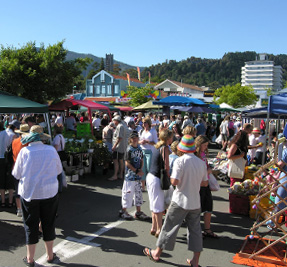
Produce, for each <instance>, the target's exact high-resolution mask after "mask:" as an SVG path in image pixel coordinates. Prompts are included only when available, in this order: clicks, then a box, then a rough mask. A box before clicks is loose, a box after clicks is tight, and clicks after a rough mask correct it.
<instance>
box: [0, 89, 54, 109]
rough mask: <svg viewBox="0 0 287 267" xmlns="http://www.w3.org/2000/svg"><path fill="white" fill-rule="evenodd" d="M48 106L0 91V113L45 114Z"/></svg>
mask: <svg viewBox="0 0 287 267" xmlns="http://www.w3.org/2000/svg"><path fill="white" fill-rule="evenodd" d="M48 111H49V110H48V106H46V105H43V104H39V103H37V102H34V101H31V100H28V99H25V98H22V97H20V96H14V95H11V94H9V93H7V92H3V91H0V113H46V112H48Z"/></svg>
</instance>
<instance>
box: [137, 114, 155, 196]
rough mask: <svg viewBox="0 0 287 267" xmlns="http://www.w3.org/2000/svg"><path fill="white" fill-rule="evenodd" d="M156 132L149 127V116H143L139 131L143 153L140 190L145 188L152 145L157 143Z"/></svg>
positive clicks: (153, 148) (152, 150)
mask: <svg viewBox="0 0 287 267" xmlns="http://www.w3.org/2000/svg"><path fill="white" fill-rule="evenodd" d="M157 140H158V138H157V132H156V130H155V129H154V128H152V127H151V119H150V117H145V118H144V119H143V129H142V130H141V131H140V138H139V144H140V145H141V148H142V150H143V154H144V165H143V172H144V175H143V176H142V179H141V181H142V190H143V191H144V190H145V180H146V175H147V174H148V172H149V169H150V165H151V160H152V154H153V152H154V150H155V147H154V145H155V144H156V143H157Z"/></svg>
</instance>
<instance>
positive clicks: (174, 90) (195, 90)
mask: <svg viewBox="0 0 287 267" xmlns="http://www.w3.org/2000/svg"><path fill="white" fill-rule="evenodd" d="M154 89H157V90H159V91H163V92H166V93H167V94H168V96H171V95H178V96H188V97H192V98H197V99H204V92H205V91H207V90H208V88H202V87H198V86H196V85H191V84H186V83H182V82H176V81H172V80H168V79H166V80H165V81H163V82H161V83H159V84H158V85H156V86H155V87H154Z"/></svg>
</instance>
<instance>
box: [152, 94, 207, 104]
mask: <svg viewBox="0 0 287 267" xmlns="http://www.w3.org/2000/svg"><path fill="white" fill-rule="evenodd" d="M153 104H154V105H162V106H207V104H206V103H204V102H203V101H202V100H199V99H196V98H191V97H183V96H168V97H165V98H163V99H160V100H157V101H153Z"/></svg>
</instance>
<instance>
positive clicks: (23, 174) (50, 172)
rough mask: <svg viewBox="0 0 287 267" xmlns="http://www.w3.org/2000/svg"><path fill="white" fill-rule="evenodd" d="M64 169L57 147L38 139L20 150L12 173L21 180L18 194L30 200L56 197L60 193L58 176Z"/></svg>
mask: <svg viewBox="0 0 287 267" xmlns="http://www.w3.org/2000/svg"><path fill="white" fill-rule="evenodd" d="M62 171H63V168H62V163H61V160H60V158H59V155H58V153H57V151H56V149H55V148H54V147H53V146H50V145H44V144H43V143H42V142H41V141H38V142H32V143H30V144H29V145H28V146H27V147H23V148H22V149H21V150H20V153H19V154H18V157H17V160H16V162H15V166H14V169H13V171H12V175H13V176H14V177H15V178H16V179H18V180H20V181H19V186H18V194H19V195H20V196H21V197H22V198H24V199H25V200H26V201H28V202H30V201H31V200H33V199H47V198H51V197H54V196H55V195H56V194H57V193H58V180H57V176H58V174H60V173H61V172H62Z"/></svg>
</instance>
